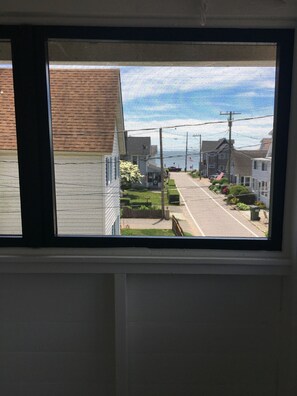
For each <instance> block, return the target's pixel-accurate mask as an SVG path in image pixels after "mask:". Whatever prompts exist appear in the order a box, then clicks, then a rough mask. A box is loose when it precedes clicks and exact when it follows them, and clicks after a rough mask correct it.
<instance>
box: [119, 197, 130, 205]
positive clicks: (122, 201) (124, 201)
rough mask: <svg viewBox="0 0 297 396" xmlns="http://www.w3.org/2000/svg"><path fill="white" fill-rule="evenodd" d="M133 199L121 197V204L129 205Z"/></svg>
mask: <svg viewBox="0 0 297 396" xmlns="http://www.w3.org/2000/svg"><path fill="white" fill-rule="evenodd" d="M130 203H131V199H130V198H120V204H121V206H127V205H130Z"/></svg>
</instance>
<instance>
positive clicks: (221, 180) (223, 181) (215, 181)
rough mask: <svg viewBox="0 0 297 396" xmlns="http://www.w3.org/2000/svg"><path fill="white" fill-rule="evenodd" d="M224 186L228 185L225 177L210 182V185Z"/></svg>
mask: <svg viewBox="0 0 297 396" xmlns="http://www.w3.org/2000/svg"><path fill="white" fill-rule="evenodd" d="M217 183H218V184H226V183H228V179H226V178H225V177H223V178H222V179H220V180H216V179H214V180H212V184H217Z"/></svg>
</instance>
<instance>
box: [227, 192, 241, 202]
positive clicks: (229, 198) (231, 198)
mask: <svg viewBox="0 0 297 396" xmlns="http://www.w3.org/2000/svg"><path fill="white" fill-rule="evenodd" d="M238 202H239V199H238V198H236V197H234V196H233V195H231V194H229V195H228V196H227V204H228V205H236V204H237V203H238Z"/></svg>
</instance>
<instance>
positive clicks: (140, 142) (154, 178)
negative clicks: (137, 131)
mask: <svg viewBox="0 0 297 396" xmlns="http://www.w3.org/2000/svg"><path fill="white" fill-rule="evenodd" d="M156 154H157V146H156V145H152V144H151V138H150V137H147V136H128V137H127V153H126V155H124V156H122V158H123V159H124V160H126V161H130V162H132V163H133V164H135V165H138V167H139V170H140V173H141V174H142V175H143V178H142V185H143V186H145V187H149V188H161V168H160V166H158V165H157V163H156Z"/></svg>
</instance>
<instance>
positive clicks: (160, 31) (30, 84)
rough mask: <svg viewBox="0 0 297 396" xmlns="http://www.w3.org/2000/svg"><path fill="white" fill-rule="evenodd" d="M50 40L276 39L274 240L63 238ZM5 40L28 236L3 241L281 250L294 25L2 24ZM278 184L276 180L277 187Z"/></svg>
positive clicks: (24, 225) (2, 242)
mask: <svg viewBox="0 0 297 396" xmlns="http://www.w3.org/2000/svg"><path fill="white" fill-rule="evenodd" d="M51 39H53V40H55V39H65V40H66V39H77V40H84V39H86V40H98V41H99V40H105V41H106V40H110V41H112V40H117V41H141V42H162V41H166V42H177V43H178V42H180V43H183V42H210V43H211V42H215V43H220V42H221V43H228V42H229V43H257V42H259V43H260V42H261V43H276V44H277V61H276V95H275V111H274V115H275V119H274V121H275V124H274V145H273V156H272V157H273V163H272V182H271V203H272V205H271V207H272V216H271V220H270V235H269V237H268V238H244V239H243V238H224V237H219V238H211V237H194V238H165V237H150V238H147V237H123V236H121V237H112V236H100V237H95V236H94V237H89V236H83V235H82V236H58V235H57V226H56V223H57V221H56V206H55V185H54V162H53V150H52V139H51V134H52V132H51V118H50V95H49V76H48V51H47V43H48V40H51ZM0 40H9V41H11V47H12V63H13V77H14V94H15V111H16V127H17V147H18V160H19V177H20V195H21V211H22V228H23V235H22V236H4V235H3V236H0V246H2V247H3V246H7V247H9V246H28V247H108V246H109V247H149V248H183V249H230V250H281V249H282V228H283V214H284V191H285V177H284V175H285V174H286V155H287V148H288V131H289V117H290V93H291V79H292V63H293V45H294V29H234V28H128V27H116V28H115V27H113V28H110V27H71V26H68V27H66V26H0ZM28 92H30V100H28ZM284 153H285V155H284ZM276 164H277V166H276ZM274 185H277V189H276V188H274ZM280 192H283V193H280Z"/></svg>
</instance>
